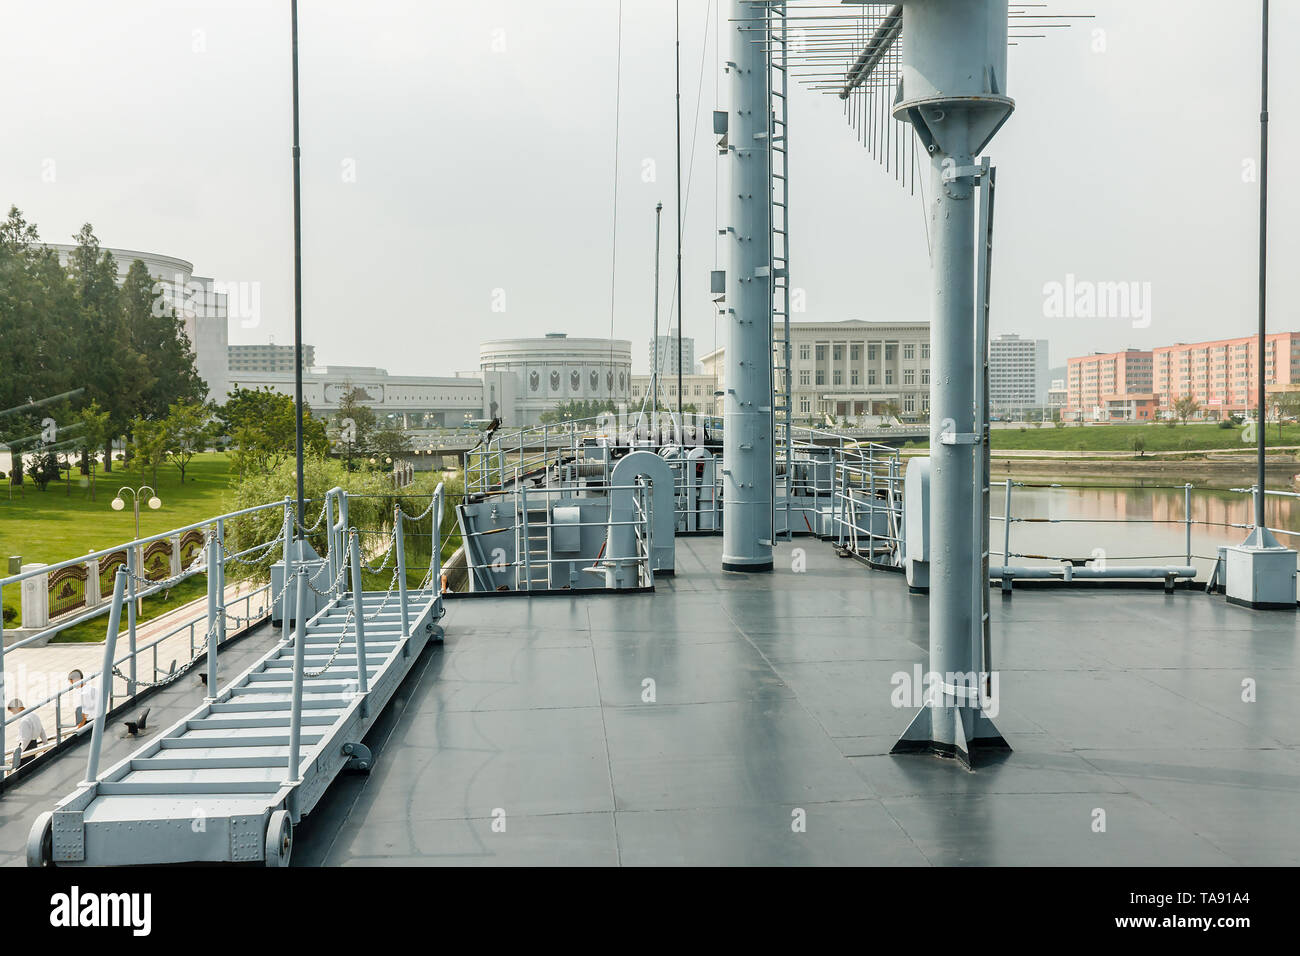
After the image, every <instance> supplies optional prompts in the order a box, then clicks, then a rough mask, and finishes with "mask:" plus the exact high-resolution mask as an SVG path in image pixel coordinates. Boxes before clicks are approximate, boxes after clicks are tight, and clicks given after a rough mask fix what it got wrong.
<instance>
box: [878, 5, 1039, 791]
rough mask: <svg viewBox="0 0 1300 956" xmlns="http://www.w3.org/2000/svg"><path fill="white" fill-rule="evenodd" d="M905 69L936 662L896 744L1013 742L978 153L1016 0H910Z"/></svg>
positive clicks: (992, 745)
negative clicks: (982, 616)
mask: <svg viewBox="0 0 1300 956" xmlns="http://www.w3.org/2000/svg"><path fill="white" fill-rule="evenodd" d="M902 32H903V36H904V37H905V38H906V39H905V42H904V43H903V51H902V57H903V62H902V76H901V78H900V80H899V89H898V95H897V98H896V100H895V106H894V116H895V117H896V118H898V119H902V120H906V121H908V122H910V123H911V124H912V126H913V128H914V129H915V130H916V134H917V136H918V138H919V139H920V141H921V143H922V144H923V146H924V147H925V149H926V151H927V153H928V155H929V157H930V175H929V186H928V188H927V190H926V199H927V200H928V202H929V209H928V210H927V212H928V214H929V217H930V235H931V236H932V237H933V249H932V253H931V271H932V274H933V288H932V291H931V308H930V340H931V358H932V362H933V369H934V373H933V380H932V382H933V383H932V385H931V399H930V416H931V422H932V423H933V424H932V427H931V442H930V461H931V477H930V528H931V534H930V537H931V541H932V542H934V544H933V546H932V550H931V563H930V672H931V674H932V675H935V677H936V678H937V681H936V683H934V684H932V685H931V691H932V696H931V697H930V698H928V699H927V701H926V703H925V705H924V706H923V707H922V709H921V711H920V713H918V714H917V715H916V718H915V719H914V720H913V721H912V724H911V725H910V726H909V727H908V728H907V730H906V731H905V732H904V734H903V736H902V738H901V739H900V740H899V741H898V743H897V744H895V746H894V751H893V752H894V753H909V752H923V753H936V754H941V755H944V756H950V757H956V758H958V759H959V760H961V761H962V762H963V763H964V764H966V765H967V766H969V765H970V762H971V755H972V753H974V752H975V751H977V750H980V749H1006V742H1005V741H1004V740H1003V739H1002V737H1001V735H1000V734H999V733H998V731H997V728H995V727H994V726H993V722H992V721H991V720H989V718H988V717H987V715H986V714H985V712H984V706H983V704H984V701H982V700H981V699H980V685H981V683H982V682H981V680H980V679H979V674H978V671H979V669H980V661H981V659H982V656H983V647H982V645H983V640H982V632H983V625H982V622H980V621H976V620H975V614H974V609H975V608H976V607H979V606H980V605H979V603H978V602H977V596H978V595H977V594H976V592H975V591H974V588H975V587H976V586H985V587H987V583H986V582H979V585H977V582H976V575H975V574H973V573H972V569H973V568H974V567H976V566H977V563H978V562H979V561H980V556H979V553H978V547H979V546H978V542H977V541H976V539H975V535H974V533H973V530H974V529H973V525H972V522H971V501H972V491H973V489H974V488H975V481H976V474H975V460H976V446H977V443H978V442H979V441H980V440H981V437H982V436H981V435H980V433H979V432H978V431H977V428H976V422H975V405H976V393H975V384H976V383H975V378H976V375H975V372H976V364H977V362H978V361H981V360H982V357H980V356H977V355H976V345H975V308H976V303H975V183H976V180H977V177H978V175H979V172H980V170H979V168H978V167H977V166H976V165H975V160H974V157H975V156H976V155H978V154H979V153H980V152H981V151H982V150H983V149H984V147H985V146H986V145H987V144H988V142H989V140H991V139H992V138H993V135H994V134H995V133H996V132H997V130H998V128H999V127H1000V126H1001V125H1002V124H1003V123H1004V122H1006V119H1007V117H1009V116H1010V115H1011V111H1012V110H1013V109H1014V107H1015V104H1014V102H1013V101H1012V100H1011V99H1010V98H1009V97H1007V96H1006V95H1005V89H1006V63H1007V2H1006V0H905V2H904V3H903V27H902Z"/></svg>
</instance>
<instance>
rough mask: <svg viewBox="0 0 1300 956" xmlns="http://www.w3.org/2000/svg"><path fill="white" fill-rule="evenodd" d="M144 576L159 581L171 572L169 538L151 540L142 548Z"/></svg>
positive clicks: (170, 544)
mask: <svg viewBox="0 0 1300 956" xmlns="http://www.w3.org/2000/svg"><path fill="white" fill-rule="evenodd" d="M143 563H144V576H145V578H146V580H149V581H161V580H163V579H164V578H167V577H170V576H171V573H172V542H171V538H163V539H161V540H159V541H151V542H150V543H149V544H147V545H145V548H144V562H143Z"/></svg>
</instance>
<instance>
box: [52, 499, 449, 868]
mask: <svg viewBox="0 0 1300 956" xmlns="http://www.w3.org/2000/svg"><path fill="white" fill-rule="evenodd" d="M336 493H337V494H339V495H342V496H343V498H342V501H343V507H342V508H341V514H342V517H343V520H346V514H347V510H346V493H344V492H341V491H339V490H337V489H336V490H335V491H334V492H331V494H332V495H334V494H336ZM441 506H442V486H441V485H440V486H439V487H438V490H437V491H436V492H435V493H434V498H433V502H432V503H431V505H430V509H431V511H433V512H434V520H433V528H434V540H433V544H434V551H433V557H432V560H431V561H430V564H431V568H430V574H429V575H428V576H426V579H425V583H426V584H430V583H432V584H433V586H432V587H421V588H418V589H409V590H408V588H407V587H406V561H405V554H404V542H403V535H402V524H403V520H404V516H403V515H402V514H401V511H400V509H395V522H394V530H393V534H392V544H391V545H390V549H391V551H393V552H395V558H394V567H395V572H394V574H393V583H392V584H390V587H389V589H388V590H387V591H385V592H375V591H371V592H366V591H364V590H362V589H360V588H359V585H360V583H361V582H362V577H361V568H362V566H363V565H364V560H363V558H362V555H361V546H360V543H359V535H358V532H357V531H356V529H349V530H348V532H347V533H346V536H344V535H339V536H338V538H337V539H334V538H332V539H331V540H332V542H333V541H335V540H344V539H345V540H346V545H345V546H344V548H343V551H342V556H341V557H340V558H339V559H338V560H337V561H334V562H332V565H331V566H337V567H338V568H339V571H338V573H337V574H336V575H335V576H334V578H333V582H332V584H331V587H330V591H329V592H327V594H328V600H327V603H326V604H325V606H324V607H323V608H322V609H321V610H320V611H319V612H318V613H317V614H316V615H314V616H312V617H310V618H308V616H307V613H306V612H305V611H304V610H303V609H304V608H305V607H306V606H307V603H306V598H307V591H308V589H309V588H313V587H314V586H313V585H312V584H311V583H310V578H309V573H310V572H309V568H308V567H306V566H303V565H300V566H299V567H298V568H297V569H296V571H295V572H294V573H293V574H292V576H291V580H290V581H288V582H287V583H286V585H285V587H284V588H283V590H282V592H281V596H282V598H283V599H284V600H286V601H288V600H290V599H291V595H292V598H293V599H294V600H296V602H297V603H296V606H297V608H298V609H299V611H300V613H299V614H298V615H297V616H296V618H295V627H294V629H293V631H292V633H291V632H290V627H289V624H288V623H287V622H288V620H289V616H288V615H287V614H286V615H285V621H286V625H285V637H284V638H283V639H282V640H281V641H280V642H279V643H278V644H277V645H276V646H275V647H274V648H273V649H272V650H271V651H270V652H268V653H267V654H266V655H265V656H264V657H263V658H261V659H260V660H259V661H257V662H256V663H255V664H253V665H252V666H251V667H250V668H248V669H247V670H246V671H244V673H242V674H240V675H239V676H238V677H236V678H235V679H234V680H233V681H232V682H231V683H230V684H229V685H228V686H227V687H226V688H225V689H224V690H222V691H221V692H220V693H218V694H217V695H216V696H215V697H214V698H210V699H208V700H205V701H204V702H203V704H202V705H200V706H199V707H197V708H195V709H194V710H193V711H192V712H191V713H189V714H187V715H186V716H185V717H183V718H182V719H181V720H179V721H177V722H176V723H175V724H173V725H172V726H171V727H169V728H167V730H165V731H164V732H162V733H161V734H159V735H158V737H156V738H155V739H153V740H152V741H150V742H148V743H146V744H145V745H144V746H142V747H141V748H140V749H139V750H137V751H136V752H135V753H133V754H131V755H130V756H129V757H127V758H125V759H123V760H122V761H120V762H119V763H117V764H116V765H115V766H113V767H111V768H109V769H108V770H107V771H105V772H104V773H102V774H101V773H100V772H99V769H98V763H99V754H100V751H101V747H102V743H103V728H104V721H105V707H106V704H105V701H106V698H107V694H105V693H104V692H103V691H102V689H101V692H100V695H99V712H98V714H97V716H96V721H95V725H94V732H93V735H92V740H91V748H90V755H89V759H88V763H87V771H86V778H85V779H84V780H83V781H82V782H81V784H80V785H79V786H78V788H77V789H76V790H75V791H74V792H73V793H71V794H70V795H68V796H67V797H65V798H64V799H63V800H61V801H60V802H59V803H58V804H57V805H56V807H55V808H54V810H53V811H47V812H45V813H42V814H41V815H40V816H39V817H38V818H37V819H36V821H35V823H34V824H33V827H32V830H31V833H30V835H29V837H28V843H27V862H28V865H29V866H48V865H56V866H126V865H132V864H155V865H156V864H168V863H195V862H197V863H222V862H226V863H255V862H263V863H265V864H266V865H267V866H285V865H287V864H288V862H289V857H290V854H291V851H292V846H293V828H294V826H295V825H296V824H297V823H298V822H299V821H300V820H301V819H302V818H303V817H304V816H306V815H307V814H309V813H310V812H311V811H312V809H313V808H314V807H315V806H316V804H317V803H318V802H319V800H320V798H321V797H322V796H323V795H324V793H325V791H326V790H327V789H328V787H329V785H330V784H331V783H332V782H333V780H334V778H335V777H336V776H337V775H338V774H339V773H340V772H341V771H343V770H345V769H354V770H360V771H369V769H370V766H371V755H370V752H369V750H368V749H367V748H366V747H365V745H364V744H363V743H362V740H363V739H364V737H365V735H366V733H367V731H368V730H369V729H370V727H371V726H372V725H373V723H374V721H375V719H376V718H377V717H378V716H379V715H380V714H381V713H382V712H383V709H384V707H385V706H386V705H387V704H388V702H389V700H390V699H391V698H392V696H393V693H394V692H395V691H396V689H397V687H398V686H399V685H400V684H401V682H402V680H403V679H404V678H405V677H406V675H407V673H408V672H409V670H410V668H411V666H412V665H413V664H414V662H415V661H416V660H417V659H418V658H419V656H420V653H421V652H422V651H423V650H424V648H425V646H426V645H427V644H428V643H429V642H430V641H440V640H441V639H442V630H441V628H440V627H438V624H437V622H438V620H439V619H440V618H441V617H442V613H443V607H442V595H441V593H440V590H439V588H438V586H437V582H438V574H437V569H438V566H439V564H440V562H439V560H438V554H439V552H438V548H439V547H440V544H441V542H440V541H439V539H438V531H437V529H438V528H439V527H440V524H441V514H442V507H441ZM336 530H337V529H336ZM334 550H336V552H337V549H334ZM386 553H387V552H386ZM334 557H338V555H337V553H336V554H335V555H334ZM385 563H386V559H385ZM381 567H383V565H382V564H381ZM348 571H350V572H351V580H350V589H349V590H343V589H342V587H341V585H342V581H343V578H344V575H345V574H346V573H347V572H348ZM125 585H126V571H125V570H120V571H119V572H118V575H117V580H116V581H115V584H114V594H113V602H114V603H113V606H112V610H111V612H110V620H109V628H108V641H107V642H106V646H105V660H106V661H107V662H111V661H112V660H113V653H114V646H113V645H114V644H115V641H116V634H117V629H118V624H119V621H120V614H121V609H122V603H123V598H124V595H125V590H126V588H125ZM295 588H296V594H294V593H293V592H294V589H295ZM318 593H319V592H318ZM108 670H109V667H108V666H106V667H105V671H106V672H107V671H108Z"/></svg>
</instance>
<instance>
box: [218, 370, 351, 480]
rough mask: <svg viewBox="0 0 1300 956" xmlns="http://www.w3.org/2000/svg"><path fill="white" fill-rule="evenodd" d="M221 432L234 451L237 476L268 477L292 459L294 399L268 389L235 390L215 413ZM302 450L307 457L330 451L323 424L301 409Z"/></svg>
mask: <svg viewBox="0 0 1300 956" xmlns="http://www.w3.org/2000/svg"><path fill="white" fill-rule="evenodd" d="M217 417H218V420H219V422H220V431H221V434H222V435H223V436H225V437H226V438H227V439H228V440H229V441H230V442H231V444H232V445H233V446H234V448H235V451H234V452H233V454H232V467H233V468H234V471H235V473H236V474H238V475H245V474H267V473H269V472H272V471H275V470H277V469H278V468H279V467H280V466H281V465H282V464H284V462H286V461H287V460H289V459H290V458H293V457H294V450H295V445H296V442H297V421H296V418H297V416H296V411H295V406H294V402H293V399H292V398H290V397H289V396H288V395H284V394H282V393H280V392H276V391H273V390H271V389H270V388H261V389H251V388H237V389H235V390H234V391H233V392H231V393H230V395H229V398H228V399H227V401H226V404H224V405H222V406H221V408H220V409H218V411H217ZM302 438H303V448H304V451H305V452H306V453H308V454H314V455H318V456H319V455H324V454H325V453H326V452H328V451H329V438H328V436H327V435H326V433H325V422H324V421H322V420H321V419H318V418H313V417H312V414H311V410H310V409H307V408H304V409H303V419H302Z"/></svg>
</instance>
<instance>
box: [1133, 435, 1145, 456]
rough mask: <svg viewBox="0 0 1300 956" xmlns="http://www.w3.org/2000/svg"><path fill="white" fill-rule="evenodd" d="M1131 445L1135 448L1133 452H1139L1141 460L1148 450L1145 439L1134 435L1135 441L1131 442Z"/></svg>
mask: <svg viewBox="0 0 1300 956" xmlns="http://www.w3.org/2000/svg"><path fill="white" fill-rule="evenodd" d="M1129 444H1130V445H1132V446H1133V450H1134V451H1135V452H1137V456H1138V457H1139V458H1141V457H1142V454H1143V452H1145V451H1146V448H1147V441H1146V439H1145V438H1143V437H1142V436H1141V435H1134V436H1133V440H1132V441H1131V442H1129Z"/></svg>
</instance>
